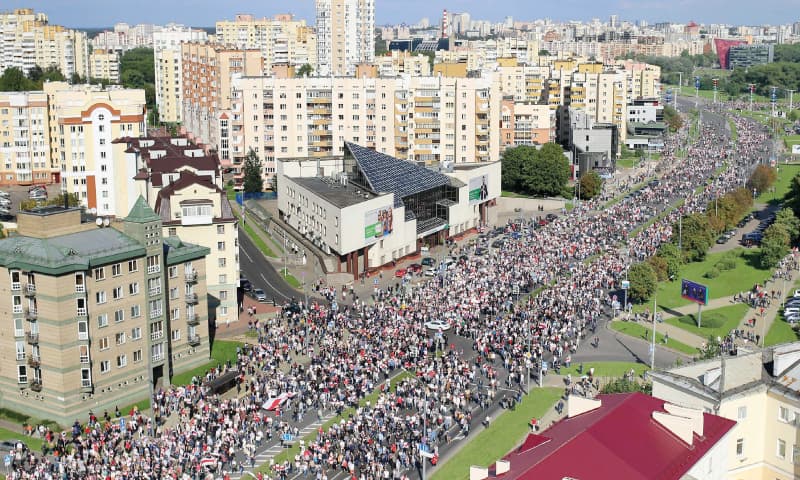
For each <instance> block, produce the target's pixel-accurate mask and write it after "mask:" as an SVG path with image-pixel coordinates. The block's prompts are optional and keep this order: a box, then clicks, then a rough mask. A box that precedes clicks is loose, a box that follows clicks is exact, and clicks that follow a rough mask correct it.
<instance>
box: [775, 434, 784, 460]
mask: <svg viewBox="0 0 800 480" xmlns="http://www.w3.org/2000/svg"><path fill="white" fill-rule="evenodd" d="M775 455H777V456H778V458H786V440H781V439H780V438H779V439H778V451H777V452H775Z"/></svg>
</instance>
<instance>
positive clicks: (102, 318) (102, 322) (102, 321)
mask: <svg viewBox="0 0 800 480" xmlns="http://www.w3.org/2000/svg"><path fill="white" fill-rule="evenodd" d="M97 326H98V327H100V328H103V327H107V326H108V314H107V313H104V314H102V315H98V316H97Z"/></svg>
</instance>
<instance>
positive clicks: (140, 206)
mask: <svg viewBox="0 0 800 480" xmlns="http://www.w3.org/2000/svg"><path fill="white" fill-rule="evenodd" d="M125 220H126V221H128V222H133V223H148V222H155V221H158V220H161V218H160V217H159V216H158V215H156V212H154V211H153V209H152V208H150V205H148V204H147V200H145V199H144V197H143V196H141V195H139V198H137V199H136V203H134V204H133V208H131V211H130V212H129V213H128V216H127V217H125Z"/></svg>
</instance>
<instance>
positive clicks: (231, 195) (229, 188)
mask: <svg viewBox="0 0 800 480" xmlns="http://www.w3.org/2000/svg"><path fill="white" fill-rule="evenodd" d="M225 195H226V196H227V197H228V200H230V201H233V202H235V201H236V190H234V189H233V185H225Z"/></svg>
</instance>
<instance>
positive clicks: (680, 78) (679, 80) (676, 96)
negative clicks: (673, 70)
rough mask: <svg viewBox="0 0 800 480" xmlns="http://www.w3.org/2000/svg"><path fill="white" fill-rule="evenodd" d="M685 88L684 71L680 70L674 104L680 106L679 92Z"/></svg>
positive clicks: (676, 106)
mask: <svg viewBox="0 0 800 480" xmlns="http://www.w3.org/2000/svg"><path fill="white" fill-rule="evenodd" d="M681 88H683V72H678V89H677V90H676V91H675V97H674V98H673V99H672V106H673V107H675V109H677V108H678V92H680V91H681Z"/></svg>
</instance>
